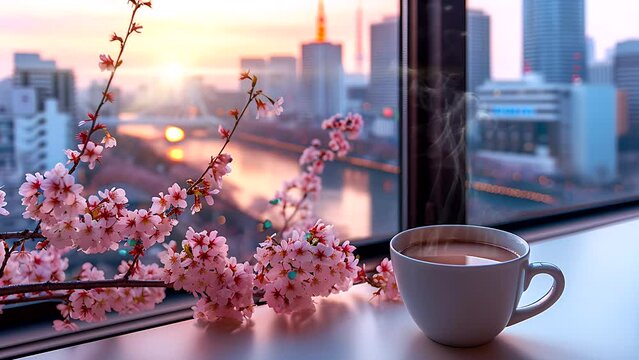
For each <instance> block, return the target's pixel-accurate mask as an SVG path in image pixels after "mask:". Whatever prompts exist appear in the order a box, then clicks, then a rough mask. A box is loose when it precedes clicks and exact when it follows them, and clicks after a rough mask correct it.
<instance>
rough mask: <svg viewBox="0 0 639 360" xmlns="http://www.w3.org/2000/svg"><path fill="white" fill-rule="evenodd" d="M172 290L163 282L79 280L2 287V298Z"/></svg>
mask: <svg viewBox="0 0 639 360" xmlns="http://www.w3.org/2000/svg"><path fill="white" fill-rule="evenodd" d="M133 287H147V288H170V287H171V285H169V284H166V283H165V282H164V281H161V280H128V279H112V280H93V281H86V280H78V281H63V282H42V283H31V284H20V285H7V286H2V287H0V296H8V295H16V294H27V293H39V292H46V291H60V290H91V289H102V288H133Z"/></svg>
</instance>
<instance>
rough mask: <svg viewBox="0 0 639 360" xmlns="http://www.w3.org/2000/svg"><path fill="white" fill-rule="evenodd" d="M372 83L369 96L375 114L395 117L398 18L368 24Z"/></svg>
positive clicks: (397, 87)
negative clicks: (369, 25)
mask: <svg viewBox="0 0 639 360" xmlns="http://www.w3.org/2000/svg"><path fill="white" fill-rule="evenodd" d="M370 61H371V82H370V87H369V90H368V99H369V102H370V103H371V105H372V110H373V111H374V112H375V113H376V115H384V116H385V117H395V116H396V114H397V109H398V107H399V97H398V93H399V91H397V90H398V89H399V66H400V65H399V19H398V18H397V17H394V16H391V17H387V18H384V19H383V21H382V22H379V23H375V24H372V25H371V53H370Z"/></svg>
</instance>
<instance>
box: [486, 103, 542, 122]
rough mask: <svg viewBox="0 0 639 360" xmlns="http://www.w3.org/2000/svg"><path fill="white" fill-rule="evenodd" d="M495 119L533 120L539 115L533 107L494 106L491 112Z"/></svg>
mask: <svg viewBox="0 0 639 360" xmlns="http://www.w3.org/2000/svg"><path fill="white" fill-rule="evenodd" d="M489 113H490V115H491V117H493V118H501V119H504V118H531V117H535V115H537V113H536V111H535V109H534V108H533V107H532V106H501V105H494V106H491V107H490V111H489Z"/></svg>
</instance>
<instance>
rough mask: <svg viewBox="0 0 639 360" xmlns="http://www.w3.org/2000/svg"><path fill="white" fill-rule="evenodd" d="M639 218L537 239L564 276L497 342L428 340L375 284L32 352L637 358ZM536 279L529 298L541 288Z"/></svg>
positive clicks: (538, 254)
mask: <svg viewBox="0 0 639 360" xmlns="http://www.w3.org/2000/svg"><path fill="white" fill-rule="evenodd" d="M638 230H639V221H638V220H633V221H627V222H623V223H618V224H614V225H609V226H605V227H602V228H597V229H591V230H588V231H585V232H580V233H575V234H571V235H567V236H561V237H557V238H553V239H550V240H545V241H540V242H535V243H533V244H532V245H531V261H544V262H551V263H554V264H556V265H557V266H559V267H560V268H561V269H562V270H563V272H564V274H565V277H566V289H565V292H564V294H563V296H562V298H561V299H560V300H559V301H558V302H557V303H556V304H555V305H554V306H553V307H552V308H550V309H549V310H548V311H546V312H544V313H542V314H541V315H538V316H537V317H534V318H532V319H530V320H527V321H524V322H522V323H520V324H517V325H514V326H512V327H509V328H506V330H504V332H502V333H501V334H500V335H499V336H498V337H497V339H496V340H494V341H493V342H491V343H490V344H487V345H484V346H481V347H477V348H471V349H456V348H450V347H446V346H442V345H439V344H436V343H434V342H432V341H430V340H429V339H428V338H426V337H425V336H424V335H423V334H422V333H421V332H420V330H419V329H418V328H417V326H416V325H415V324H414V323H413V321H412V320H411V318H410V316H409V315H408V313H407V311H406V309H405V308H404V306H403V305H402V304H389V303H383V304H377V303H374V302H373V303H372V302H370V301H369V298H370V294H371V288H370V287H368V286H367V285H359V286H355V287H354V288H353V289H352V290H350V291H349V292H347V293H343V294H339V295H335V296H331V297H330V298H327V299H322V300H319V301H318V306H317V311H316V312H315V313H314V314H312V315H310V316H307V317H305V318H303V317H290V316H279V315H276V314H274V313H273V311H271V310H270V309H268V308H266V307H264V306H262V307H259V308H258V309H257V311H256V313H255V315H254V317H253V321H252V324H250V325H249V326H246V327H243V328H240V329H235V330H233V331H231V330H229V329H227V328H223V327H221V326H209V327H208V328H202V327H198V326H197V325H196V323H195V322H194V321H192V320H191V321H183V322H179V323H175V324H171V325H166V326H161V327H157V328H153V329H149V330H145V331H140V332H135V333H130V334H126V335H122V336H117V337H112V338H108V339H104V340H99V341H95V342H91V343H86V344H82V345H78V346H73V347H69V348H64V349H60V350H56V351H52V352H48V353H43V354H38V355H34V356H32V357H31V358H32V359H84V358H86V359H380V358H385V359H422V358H423V359H425V358H428V359H465V358H473V359H502V358H503V359H626V358H628V359H630V358H635V359H636V358H637V357H638V356H639V280H638V278H637V276H636V274H637V265H638V264H639V260H638V256H639V238H636V236H635V234H637V232H638ZM549 286H550V279H548V278H546V277H536V278H535V279H534V280H533V283H532V284H531V286H530V288H529V289H528V291H527V292H526V293H524V296H523V299H522V304H525V303H529V302H531V301H534V300H536V299H538V298H539V297H540V296H541V295H543V294H544V293H545V292H546V291H547V289H548V287H549Z"/></svg>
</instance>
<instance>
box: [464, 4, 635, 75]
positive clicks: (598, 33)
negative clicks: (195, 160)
mask: <svg viewBox="0 0 639 360" xmlns="http://www.w3.org/2000/svg"><path fill="white" fill-rule="evenodd" d="M562 1H571V0H562ZM466 3H467V5H468V7H469V8H473V9H481V10H484V11H485V12H487V13H488V14H489V15H490V16H491V32H492V34H491V43H492V44H491V60H492V69H491V70H492V75H493V77H494V78H496V79H516V78H519V77H520V75H521V57H522V0H467V2H466ZM638 15H639V1H637V0H586V34H587V35H588V36H590V37H592V38H594V40H595V50H596V57H597V58H598V59H600V60H601V59H603V58H604V57H605V54H606V51H607V50H608V49H611V48H613V47H614V45H615V44H616V43H617V42H618V41H623V40H628V39H633V38H634V39H639V26H638V24H637V16H638Z"/></svg>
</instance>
